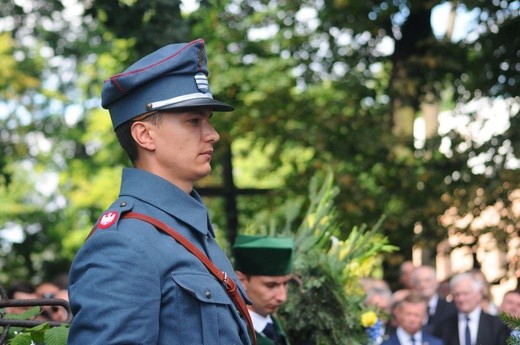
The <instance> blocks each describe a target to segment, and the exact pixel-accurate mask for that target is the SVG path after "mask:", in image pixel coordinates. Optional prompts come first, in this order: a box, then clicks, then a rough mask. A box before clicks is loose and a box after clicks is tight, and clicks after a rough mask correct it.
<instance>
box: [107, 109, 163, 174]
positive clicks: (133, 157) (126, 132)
mask: <svg viewBox="0 0 520 345" xmlns="http://www.w3.org/2000/svg"><path fill="white" fill-rule="evenodd" d="M163 115H164V113H161V112H158V111H156V112H153V113H150V115H148V116H146V117H144V118H143V119H141V120H131V121H126V122H124V123H122V124H121V125H120V126H119V127H117V128H116V136H117V140H118V141H119V145H121V147H122V148H123V150H125V152H126V154H127V155H128V158H130V161H131V162H132V164H133V165H135V163H136V162H137V160H138V159H139V151H138V150H137V143H136V142H135V140H134V137H133V136H132V124H133V123H134V122H135V121H143V122H152V123H153V124H155V125H156V124H158V123H159V122H160V121H161V120H162V117H163Z"/></svg>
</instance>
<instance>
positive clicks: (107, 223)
mask: <svg viewBox="0 0 520 345" xmlns="http://www.w3.org/2000/svg"><path fill="white" fill-rule="evenodd" d="M133 207H134V204H133V202H132V200H127V199H125V198H119V199H117V200H116V201H115V202H114V203H112V205H110V207H109V208H108V209H107V210H106V211H105V212H103V213H102V214H101V216H100V217H99V218H98V220H97V221H96V224H95V225H94V227H93V228H92V230H90V233H89V234H88V236H87V239H88V238H89V237H90V236H92V234H93V233H94V232H95V231H96V230H107V229H111V228H115V227H117V223H118V222H119V220H120V219H121V215H122V214H124V213H125V212H128V211H130V210H131V209H132V208H133Z"/></svg>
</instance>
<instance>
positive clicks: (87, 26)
mask: <svg viewBox="0 0 520 345" xmlns="http://www.w3.org/2000/svg"><path fill="white" fill-rule="evenodd" d="M443 3H444V1H405V0H397V1H364V2H355V1H341V0H326V1H322V2H315V1H300V2H294V1H260V0H258V1H256V0H249V1H227V0H226V1H224V0H211V1H201V2H200V7H199V8H198V10H196V11H195V12H193V13H182V12H181V10H180V8H179V2H178V1H151V0H148V1H135V2H132V1H103V0H91V1H88V2H84V3H75V4H74V5H69V6H68V7H67V6H65V5H64V3H63V2H61V1H56V0H37V1H32V2H30V4H26V5H24V6H20V5H18V2H16V1H7V2H6V3H5V4H3V5H2V6H1V8H0V14H1V17H2V21H1V25H0V57H2V59H3V61H4V64H2V66H0V76H2V78H0V79H1V81H0V97H1V98H0V103H1V105H0V109H1V115H0V121H1V122H2V126H1V127H0V128H1V129H0V150H1V153H2V154H0V178H1V181H0V200H2V201H4V202H5V203H4V204H5V205H8V208H4V209H2V211H0V228H5V227H15V228H21V229H22V231H23V234H24V236H25V240H24V241H22V243H20V244H10V243H9V242H8V241H5V240H2V247H1V248H0V250H2V251H3V252H4V253H7V252H9V253H10V255H9V256H7V255H3V256H2V257H3V258H4V259H3V260H2V262H1V264H0V265H2V266H1V267H2V272H9V275H10V276H7V275H6V274H5V273H4V275H3V276H0V281H1V282H5V281H8V280H9V278H12V277H13V275H15V274H18V275H19V276H20V277H23V276H25V277H33V276H34V277H35V278H34V279H35V280H39V279H43V277H50V276H52V275H53V274H55V273H57V271H61V270H65V269H66V266H67V264H68V263H69V262H70V260H71V258H72V256H73V254H74V252H75V251H76V250H77V248H78V246H79V245H81V243H82V241H83V239H84V237H85V235H86V233H87V232H88V230H89V228H90V227H91V226H92V223H93V222H94V220H95V219H96V217H97V215H98V214H99V212H100V211H101V210H103V209H104V208H105V207H106V206H107V205H108V204H109V203H110V201H111V200H112V199H113V197H114V196H115V195H116V194H117V192H118V186H117V183H115V182H114V181H118V180H119V174H120V169H121V167H122V166H123V165H125V164H128V161H127V159H126V158H125V157H124V155H123V152H122V151H121V149H120V148H119V147H118V144H117V142H116V139H115V136H114V135H113V133H112V128H111V125H110V121H109V118H108V114H107V112H106V111H105V110H103V109H100V106H99V93H100V88H101V84H102V81H103V80H104V79H105V78H106V77H108V76H110V75H112V74H113V73H117V72H120V71H121V70H122V69H123V68H124V67H125V66H127V65H128V63H129V62H130V61H134V60H135V59H136V58H137V57H140V56H142V55H144V54H146V53H148V52H150V51H152V50H154V49H156V48H157V47H159V46H162V45H164V44H166V43H169V42H174V41H179V40H182V41H188V40H191V39H194V38H197V37H204V38H205V40H206V49H207V51H208V55H209V69H210V73H211V74H210V81H211V85H212V92H213V93H214V94H215V96H216V97H218V98H219V99H222V100H223V101H226V102H229V103H231V104H233V105H235V106H236V111H235V112H233V113H229V114H227V113H226V114H217V115H216V116H215V118H214V119H215V123H216V126H217V128H218V129H219V131H220V132H221V134H222V138H221V141H222V142H223V145H221V146H222V147H226V146H231V147H232V149H233V154H234V164H235V167H238V168H236V169H235V172H234V176H235V182H236V184H237V185H238V186H239V187H256V186H258V185H260V184H262V186H263V188H271V189H273V192H272V193H270V194H268V195H267V196H262V195H258V196H252V197H251V196H241V197H240V198H239V200H238V208H239V215H240V217H239V221H240V224H241V226H242V227H246V226H247V224H248V222H250V221H251V220H253V219H255V218H256V219H265V218H268V217H266V215H269V214H271V215H272V214H276V212H277V211H278V208H279V207H280V205H282V204H283V203H284V201H285V200H287V199H291V198H298V197H300V196H302V195H305V194H306V191H307V190H308V185H309V181H310V179H311V177H312V176H314V175H316V174H320V173H323V172H324V171H326V170H327V169H331V170H333V171H334V175H335V179H336V183H337V185H338V187H339V190H340V193H339V195H338V197H337V205H338V217H339V221H340V222H341V223H342V224H345V226H344V229H345V230H344V231H345V235H346V233H348V232H349V231H350V229H352V228H354V227H355V226H357V225H359V224H368V225H369V226H373V225H374V224H375V223H376V222H377V220H378V219H379V218H380V216H381V215H383V214H384V215H386V221H385V223H384V225H383V227H384V232H385V234H386V235H387V236H388V238H389V240H390V242H391V243H398V244H399V245H400V247H401V251H400V253H399V255H393V256H392V257H388V258H387V259H388V260H387V263H388V264H389V265H390V266H392V265H397V264H398V263H399V261H400V260H402V259H403V257H409V256H410V255H411V247H412V245H413V244H415V245H422V246H424V247H432V246H433V245H435V244H436V243H437V242H438V241H439V240H440V239H443V238H444V237H445V236H446V228H445V227H444V226H443V225H442V224H440V223H439V221H438V217H439V216H440V215H442V214H443V213H444V212H445V210H446V209H447V208H448V207H450V206H453V205H455V206H457V207H458V212H460V214H461V215H463V214H465V213H467V212H469V213H471V214H475V215H476V214H479V213H480V212H481V211H482V209H483V205H493V204H494V203H495V202H496V201H501V202H504V203H505V204H506V205H508V204H510V199H511V198H510V193H511V191H513V190H514V189H517V188H518V187H519V178H518V173H517V169H518V161H517V159H518V150H519V145H520V144H519V142H520V141H519V134H518V131H517V128H518V121H519V117H518V111H519V109H518V103H519V99H518V94H519V92H518V87H519V81H518V75H519V73H518V64H517V63H516V60H517V55H516V54H517V52H518V51H519V43H520V41H519V39H518V38H517V37H516V36H517V35H512V33H513V31H512V30H514V28H516V27H518V20H519V19H518V1H513V0H509V1H508V0H504V1H500V2H497V1H492V0H478V1H477V0H464V1H458V4H459V6H461V8H465V9H467V10H468V11H475V12H472V13H477V14H478V15H477V16H476V19H475V23H476V24H475V31H474V33H473V34H471V35H469V36H468V37H467V39H465V40H460V41H454V40H449V39H447V38H445V37H436V36H435V35H434V34H433V30H432V27H431V22H430V18H431V14H432V11H433V9H434V8H435V6H439V5H441V4H443ZM385 47H390V48H385ZM483 97H491V98H492V99H504V100H505V101H506V102H508V108H507V111H508V112H509V115H510V127H509V129H508V130H507V131H506V132H504V133H502V134H496V135H493V136H492V137H490V138H488V139H487V140H485V141H484V142H481V141H479V140H478V139H479V138H475V137H471V136H467V135H465V134H464V133H463V132H462V131H461V130H460V129H458V128H454V129H452V130H451V131H449V132H447V133H443V135H442V136H440V135H437V136H433V137H431V138H428V139H427V140H425V142H424V143H423V144H421V145H418V144H417V142H416V141H415V140H414V138H413V137H412V136H410V135H409V134H397V133H396V132H395V128H396V119H399V118H400V117H396V116H397V115H400V116H401V115H402V114H411V120H413V118H414V117H416V116H418V115H420V114H421V110H420V109H421V105H423V104H426V103H429V102H430V103H435V102H438V103H439V104H440V105H441V106H442V107H443V108H450V109H453V108H456V109H457V111H458V112H459V114H461V115H465V116H467V117H468V119H469V120H468V123H472V121H473V120H475V119H476V118H477V115H478V112H477V111H476V110H471V111H465V110H464V109H463V107H462V106H461V105H462V102H464V103H468V102H470V101H471V100H474V99H479V98H483ZM456 104H457V107H456ZM4 113H5V115H4ZM405 116H407V115H405ZM409 120H410V119H409ZM410 124H411V122H410V121H408V122H407V124H406V125H408V126H410ZM446 147H447V148H446ZM441 148H442V149H443V150H442V151H441V150H440V149H441ZM223 155H224V152H222V151H221V152H217V153H216V157H215V158H216V159H215V160H214V161H215V162H216V164H215V169H214V174H212V176H210V177H208V178H206V179H204V180H203V181H201V182H200V186H211V185H219V184H221V183H222V179H221V177H222V171H223V168H222V166H220V165H219V164H218V162H219V157H223ZM264 157H267V158H266V159H265V161H264V159H263V158H264ZM475 157H477V158H479V159H480V163H479V164H478V165H479V166H482V165H483V166H485V169H484V170H483V171H484V172H482V171H481V170H479V169H478V168H476V167H475V165H474V164H473V165H472V161H474V160H475ZM515 159H516V161H515ZM515 162H516V163H515ZM515 164H516V165H515ZM55 176H57V177H58V178H57V181H54V180H53V179H54V178H55ZM54 187H56V188H54ZM481 194H482V195H483V196H484V197H480V195H481ZM477 195H479V198H476V196H477ZM476 200H479V201H478V204H477V203H476ZM208 204H209V205H210V207H211V208H212V214H213V216H214V217H213V219H214V221H215V222H216V225H217V226H218V227H219V228H221V229H223V230H224V231H225V230H226V223H225V215H224V212H223V211H222V210H223V207H222V201H221V200H219V199H218V198H212V199H208ZM515 221H517V219H516V218H514V217H513V218H511V217H510V218H508V217H504V222H505V225H504V227H507V225H512V226H515V225H514V224H515V223H514V222H515ZM460 231H465V232H468V231H469V229H460ZM486 231H491V232H495V233H496V234H497V235H498V234H503V231H502V229H501V228H497V229H487V230H486ZM508 236H512V235H508ZM14 272H18V273H14Z"/></svg>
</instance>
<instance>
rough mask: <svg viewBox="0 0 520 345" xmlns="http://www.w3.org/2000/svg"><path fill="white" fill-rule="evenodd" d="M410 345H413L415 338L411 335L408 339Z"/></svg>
mask: <svg viewBox="0 0 520 345" xmlns="http://www.w3.org/2000/svg"><path fill="white" fill-rule="evenodd" d="M410 345H415V337H414V336H413V335H412V337H411V338H410Z"/></svg>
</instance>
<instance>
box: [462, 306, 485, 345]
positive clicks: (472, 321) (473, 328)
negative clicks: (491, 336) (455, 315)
mask: <svg viewBox="0 0 520 345" xmlns="http://www.w3.org/2000/svg"><path fill="white" fill-rule="evenodd" d="M481 312H482V308H481V307H477V308H475V309H474V310H473V311H472V312H471V313H469V314H467V316H469V333H470V334H471V343H472V344H466V343H465V338H464V334H465V332H466V314H463V313H459V342H460V344H461V345H475V344H476V343H477V333H478V323H479V321H480V313H481Z"/></svg>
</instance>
